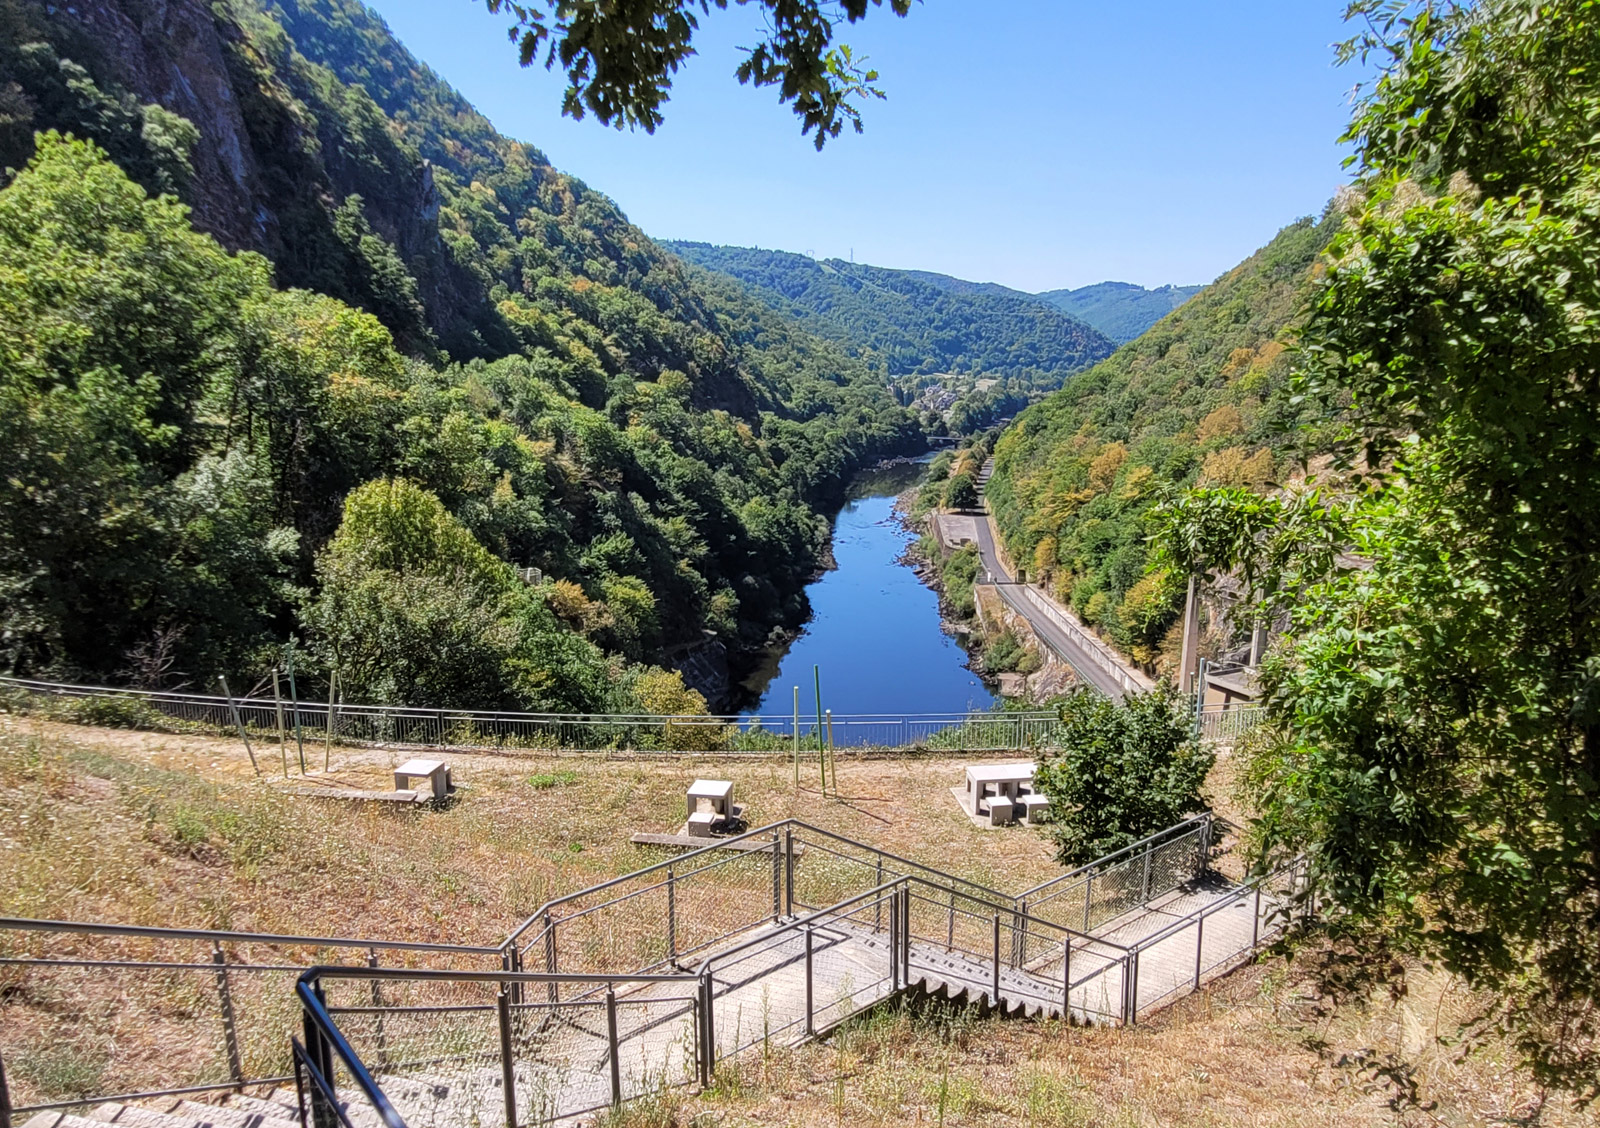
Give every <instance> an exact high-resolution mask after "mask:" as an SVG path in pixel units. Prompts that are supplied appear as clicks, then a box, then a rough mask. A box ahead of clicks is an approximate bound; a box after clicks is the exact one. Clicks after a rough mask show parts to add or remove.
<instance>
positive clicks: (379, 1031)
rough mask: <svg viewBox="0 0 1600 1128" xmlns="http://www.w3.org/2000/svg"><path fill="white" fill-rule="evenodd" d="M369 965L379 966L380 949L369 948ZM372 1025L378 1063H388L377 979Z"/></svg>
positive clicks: (373, 988)
mask: <svg viewBox="0 0 1600 1128" xmlns="http://www.w3.org/2000/svg"><path fill="white" fill-rule="evenodd" d="M516 951H517V949H516V945H512V947H511V952H512V955H515V954H516ZM367 966H368V967H377V966H378V949H376V948H368V949H367ZM372 1025H373V1034H374V1036H375V1040H376V1042H377V1045H378V1064H379V1065H386V1064H388V1061H389V1039H388V1038H387V1036H385V1034H384V1030H383V985H382V984H381V983H380V982H379V981H378V980H377V979H374V980H373V981H372Z"/></svg>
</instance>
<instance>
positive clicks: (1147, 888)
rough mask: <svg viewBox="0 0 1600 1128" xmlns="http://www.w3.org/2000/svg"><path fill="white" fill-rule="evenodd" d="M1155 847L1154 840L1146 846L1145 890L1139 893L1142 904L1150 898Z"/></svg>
mask: <svg viewBox="0 0 1600 1128" xmlns="http://www.w3.org/2000/svg"><path fill="white" fill-rule="evenodd" d="M1155 848H1156V844H1155V843H1154V842H1152V843H1150V845H1148V846H1146V847H1145V848H1144V892H1143V893H1141V894H1140V895H1139V903H1140V904H1141V905H1142V904H1144V903H1145V902H1146V901H1148V900H1149V899H1150V855H1151V853H1152V852H1154V850H1155Z"/></svg>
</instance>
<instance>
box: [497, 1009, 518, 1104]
mask: <svg viewBox="0 0 1600 1128" xmlns="http://www.w3.org/2000/svg"><path fill="white" fill-rule="evenodd" d="M510 987H511V984H509V983H502V984H500V990H499V991H497V992H495V996H494V1007H495V1011H496V1012H497V1013H498V1015H499V1018H500V1087H501V1089H502V1090H503V1096H504V1097H505V1108H506V1128H517V1071H516V1067H515V1065H514V1063H513V1062H512V1060H511V991H510Z"/></svg>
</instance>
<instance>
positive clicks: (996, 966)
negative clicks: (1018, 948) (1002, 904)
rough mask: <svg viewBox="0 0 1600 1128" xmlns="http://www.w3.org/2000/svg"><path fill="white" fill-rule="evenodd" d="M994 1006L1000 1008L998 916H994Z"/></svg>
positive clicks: (996, 914) (997, 914)
mask: <svg viewBox="0 0 1600 1128" xmlns="http://www.w3.org/2000/svg"><path fill="white" fill-rule="evenodd" d="M994 1005H995V1007H996V1009H998V1008H999V1006H1000V914H999V913H995V914H994Z"/></svg>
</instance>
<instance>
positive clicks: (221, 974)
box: [211, 944, 244, 1085]
mask: <svg viewBox="0 0 1600 1128" xmlns="http://www.w3.org/2000/svg"><path fill="white" fill-rule="evenodd" d="M211 962H212V963H214V964H216V965H217V970H216V976H217V1000H218V1002H220V1003H221V1004H222V1045H223V1048H224V1049H225V1050H226V1051H227V1054H228V1076H229V1077H231V1078H232V1079H233V1083H234V1084H235V1085H242V1084H244V1065H243V1064H242V1063H241V1062H240V1060H239V1028H238V1026H237V1025H236V1024H235V1021H234V1014H233V993H232V992H231V991H229V990H228V957H227V956H226V955H224V954H223V952H222V945H221V944H212V945H211Z"/></svg>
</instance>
